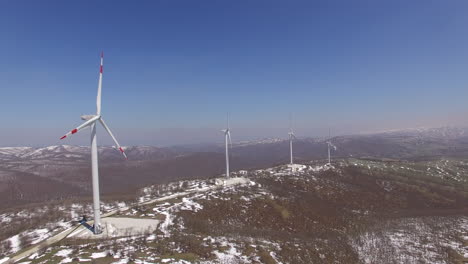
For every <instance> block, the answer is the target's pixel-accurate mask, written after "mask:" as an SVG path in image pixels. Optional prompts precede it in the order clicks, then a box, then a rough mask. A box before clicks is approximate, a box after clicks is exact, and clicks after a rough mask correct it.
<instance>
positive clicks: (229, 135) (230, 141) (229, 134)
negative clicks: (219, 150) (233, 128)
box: [227, 130, 232, 148]
mask: <svg viewBox="0 0 468 264" xmlns="http://www.w3.org/2000/svg"><path fill="white" fill-rule="evenodd" d="M227 135H228V138H229V144H230V147H231V148H232V140H231V132H230V131H229V130H228V131H227Z"/></svg>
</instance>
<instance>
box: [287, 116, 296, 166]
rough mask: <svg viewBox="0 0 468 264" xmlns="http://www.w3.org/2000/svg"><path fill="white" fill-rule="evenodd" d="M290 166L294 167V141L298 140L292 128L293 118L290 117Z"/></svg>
mask: <svg viewBox="0 0 468 264" xmlns="http://www.w3.org/2000/svg"><path fill="white" fill-rule="evenodd" d="M288 135H289V158H290V159H289V160H290V161H289V164H291V165H293V164H294V162H293V140H294V139H296V136H295V135H294V132H293V128H292V117H291V115H289V133H288Z"/></svg>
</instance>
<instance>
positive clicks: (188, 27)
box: [0, 0, 468, 146]
mask: <svg viewBox="0 0 468 264" xmlns="http://www.w3.org/2000/svg"><path fill="white" fill-rule="evenodd" d="M97 2H98V1H32V0H30V1H21V0H20V1H0V34H1V38H0V88H1V91H2V95H1V104H0V118H1V121H2V124H3V125H2V129H1V130H0V145H1V146H17V145H49V144H60V143H67V144H87V143H88V142H89V132H88V131H83V132H85V133H81V135H80V134H79V135H76V137H75V138H74V139H71V140H67V141H66V142H61V141H59V140H58V138H59V137H60V136H62V134H64V133H65V132H67V131H68V130H70V129H72V128H74V127H75V126H76V125H78V124H79V123H80V122H81V121H80V119H79V116H80V115H81V114H92V113H94V112H95V96H96V89H97V78H98V64H99V53H100V51H101V50H104V53H105V59H104V64H105V65H104V82H103V116H104V117H105V119H106V121H107V123H108V124H109V125H110V126H111V128H112V129H113V130H114V132H115V134H116V135H117V137H118V139H119V140H120V141H121V143H122V144H123V145H136V144H148V145H171V144H183V143H196V142H210V141H212V142H220V141H222V140H223V137H222V134H221V133H220V132H219V129H221V128H222V127H223V125H224V122H225V121H224V119H225V113H226V112H230V113H231V116H232V131H233V132H232V133H233V139H234V140H235V141H236V140H241V139H242V140H243V139H255V138H262V137H273V136H275V137H281V136H284V137H287V129H288V128H287V126H288V115H289V113H290V112H292V113H293V114H294V120H295V122H294V123H295V127H296V131H297V132H296V133H297V134H298V136H320V135H323V134H324V133H325V131H328V127H331V128H332V130H333V131H335V133H336V134H344V133H354V132H359V131H368V130H380V129H391V128H401V127H416V126H432V125H435V126H437V125H445V124H460V123H461V124H465V123H468V122H465V121H468V120H467V119H466V118H464V116H465V114H466V113H467V112H468V104H467V99H468V15H467V14H468V1H462V0H460V1H429V0H427V1H426V0H425V1H395V0H391V1H390V0H389V1H383V0H382V1H370V0H369V1H347V0H343V1H284V0H283V1H276V0H265V1H263V0H254V1H191V0H188V1H178V0H170V1H169V0H161V1H157V0H155V1H132V2H130V1H99V3H97ZM101 130H102V129H101ZM2 134H3V135H2ZM99 137H100V139H99V140H100V142H101V143H102V144H109V143H110V141H109V140H108V137H107V136H105V135H104V134H102V133H101V134H100V135H99Z"/></svg>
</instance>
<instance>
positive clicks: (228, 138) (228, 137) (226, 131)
mask: <svg viewBox="0 0 468 264" xmlns="http://www.w3.org/2000/svg"><path fill="white" fill-rule="evenodd" d="M221 131H222V132H224V144H225V145H226V177H229V145H232V141H231V131H230V130H229V114H227V116H226V129H223V130H221Z"/></svg>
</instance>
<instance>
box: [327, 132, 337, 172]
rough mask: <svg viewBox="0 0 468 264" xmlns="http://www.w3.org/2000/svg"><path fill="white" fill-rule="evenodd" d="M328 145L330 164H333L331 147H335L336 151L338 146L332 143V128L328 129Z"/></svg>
mask: <svg viewBox="0 0 468 264" xmlns="http://www.w3.org/2000/svg"><path fill="white" fill-rule="evenodd" d="M327 146H328V164H331V156H330V149H331V148H333V149H334V150H335V151H336V146H335V145H333V144H332V143H331V134H330V129H328V141H327Z"/></svg>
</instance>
